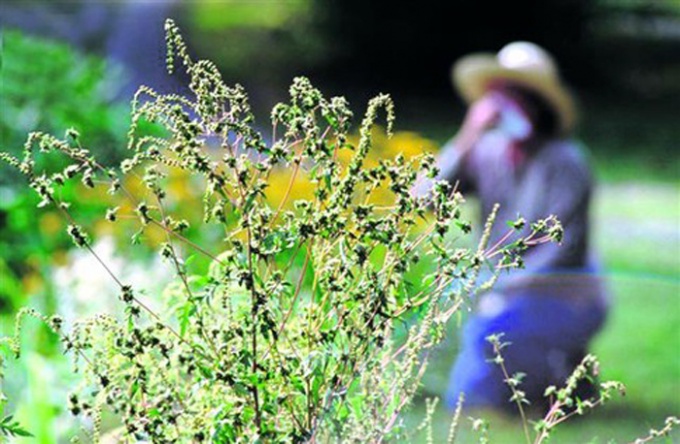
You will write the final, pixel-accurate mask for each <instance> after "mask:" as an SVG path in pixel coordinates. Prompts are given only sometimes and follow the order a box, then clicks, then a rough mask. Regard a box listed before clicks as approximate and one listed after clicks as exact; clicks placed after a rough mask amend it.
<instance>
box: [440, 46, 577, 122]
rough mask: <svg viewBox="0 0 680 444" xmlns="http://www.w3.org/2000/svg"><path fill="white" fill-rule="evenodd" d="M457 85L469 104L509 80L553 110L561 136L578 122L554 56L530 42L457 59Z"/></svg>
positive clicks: (455, 83)
mask: <svg viewBox="0 0 680 444" xmlns="http://www.w3.org/2000/svg"><path fill="white" fill-rule="evenodd" d="M451 76H452V80H453V84H454V86H455V87H456V88H457V90H458V92H459V94H460V95H461V96H462V97H463V99H465V100H466V101H467V102H468V103H470V102H474V101H475V100H477V99H479V98H480V97H482V96H483V95H484V93H485V92H486V90H487V89H488V87H489V85H490V83H492V82H493V81H496V80H507V81H510V82H512V83H513V84H517V85H518V86H522V87H524V88H527V89H530V90H532V91H534V92H536V93H537V94H539V95H540V96H541V97H543V98H544V99H545V100H546V101H547V103H548V104H549V105H551V106H552V107H553V109H554V110H555V113H556V115H557V117H558V119H559V129H560V131H561V132H562V133H566V132H568V131H569V130H571V129H572V128H573V126H574V123H575V121H576V109H575V105H574V100H573V98H572V96H571V94H569V92H568V91H567V89H566V87H565V86H564V85H563V84H562V82H561V80H560V76H559V72H558V70H557V65H556V63H555V61H554V60H553V57H552V56H551V55H550V54H549V53H548V52H547V51H546V50H544V49H543V48H541V47H540V46H538V45H536V44H534V43H530V42H513V43H509V44H507V45H506V46H504V47H503V48H502V49H501V50H500V51H499V52H498V54H491V53H477V54H471V55H468V56H465V57H463V58H461V59H460V60H458V61H457V62H456V63H455V64H454V65H453V68H452V70H451Z"/></svg>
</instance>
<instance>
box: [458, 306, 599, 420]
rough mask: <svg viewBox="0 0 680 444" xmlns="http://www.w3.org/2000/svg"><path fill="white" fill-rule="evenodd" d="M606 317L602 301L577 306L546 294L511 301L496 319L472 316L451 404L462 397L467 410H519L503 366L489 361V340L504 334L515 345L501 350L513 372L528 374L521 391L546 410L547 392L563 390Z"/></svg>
mask: <svg viewBox="0 0 680 444" xmlns="http://www.w3.org/2000/svg"><path fill="white" fill-rule="evenodd" d="M605 317H606V307H605V306H604V304H603V303H602V302H600V301H585V302H584V301H580V302H578V303H575V302H573V301H568V300H564V299H562V298H559V299H558V298H554V297H552V298H551V297H543V296H541V295H526V296H517V297H515V298H512V299H511V300H509V301H506V302H505V306H504V307H503V308H502V309H501V310H499V311H498V313H495V314H493V315H480V314H474V315H472V316H471V318H470V319H469V320H468V322H467V324H466V325H465V327H464V329H463V336H462V349H461V352H460V354H459V355H458V358H457V360H456V362H455V364H454V366H453V368H452V370H451V375H450V382H449V388H448V390H447V393H446V403H447V405H448V406H449V407H454V406H455V405H456V402H457V400H458V395H459V394H460V393H461V392H463V393H464V394H465V404H464V405H465V407H490V408H497V409H505V410H513V409H514V405H513V403H511V402H510V401H509V399H510V397H511V395H512V393H511V391H510V389H509V387H508V386H507V384H506V383H505V382H504V381H503V379H504V377H503V374H502V371H501V369H500V367H499V365H498V364H495V363H493V362H489V360H490V359H493V358H494V353H493V348H492V346H491V344H490V343H489V342H488V341H487V340H486V337H487V336H489V335H492V334H498V333H503V337H502V338H501V340H502V342H508V343H510V345H508V346H507V347H505V348H504V349H503V350H502V354H503V357H504V359H505V366H506V369H507V371H508V373H509V374H510V375H511V376H512V375H513V374H514V373H517V372H522V373H525V374H526V376H525V378H524V379H523V382H522V384H521V385H520V387H519V388H520V390H522V391H524V392H525V393H526V396H527V399H528V400H529V401H530V402H531V403H532V405H538V406H541V405H544V403H545V402H546V400H545V399H544V397H543V394H544V391H545V388H546V387H548V386H550V385H555V386H557V387H558V388H560V387H563V386H564V384H565V381H566V379H567V377H568V376H569V375H570V374H571V373H572V371H573V369H574V368H575V366H576V365H578V364H579V363H580V361H581V359H582V358H583V357H584V356H585V353H586V349H587V346H588V343H589V341H590V339H591V338H592V337H593V335H594V334H595V333H596V332H597V331H598V330H599V329H600V327H601V326H602V324H603V323H604V320H605ZM591 388H592V387H591Z"/></svg>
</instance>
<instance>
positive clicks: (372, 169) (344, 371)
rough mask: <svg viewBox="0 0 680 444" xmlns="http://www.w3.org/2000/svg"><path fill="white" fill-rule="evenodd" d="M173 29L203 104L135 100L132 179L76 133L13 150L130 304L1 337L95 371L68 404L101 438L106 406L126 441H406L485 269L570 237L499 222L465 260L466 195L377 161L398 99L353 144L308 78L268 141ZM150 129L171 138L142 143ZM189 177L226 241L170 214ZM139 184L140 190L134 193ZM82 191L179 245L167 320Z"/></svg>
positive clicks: (167, 253)
mask: <svg viewBox="0 0 680 444" xmlns="http://www.w3.org/2000/svg"><path fill="white" fill-rule="evenodd" d="M166 32H167V48H168V60H167V62H168V68H169V70H170V71H171V72H172V71H173V70H174V69H176V68H177V65H178V64H179V65H181V66H182V67H183V69H185V70H186V71H187V72H188V74H189V76H190V79H191V81H190V89H191V91H192V93H193V94H192V96H191V97H183V96H177V95H166V94H159V93H157V92H155V91H153V90H151V89H150V88H147V87H141V88H140V89H139V91H138V93H137V94H136V96H135V98H134V101H133V103H132V124H131V127H130V130H129V133H128V148H129V152H130V157H129V158H128V159H126V160H124V161H123V162H122V163H121V164H120V166H119V167H118V168H108V167H104V166H103V165H102V164H101V163H100V162H99V161H98V160H97V159H96V158H95V157H94V156H92V155H91V153H90V150H89V149H88V148H87V147H85V146H83V145H82V144H81V138H80V135H79V133H78V132H77V131H75V130H69V131H68V132H67V134H66V137H65V138H63V139H62V138H57V137H55V136H52V135H49V134H44V133H32V134H30V136H29V137H28V140H27V141H26V143H25V145H24V153H23V157H21V158H16V157H13V156H11V155H8V154H0V158H2V159H3V160H4V161H6V162H8V163H9V164H10V165H11V166H13V167H16V168H17V169H18V170H19V171H20V172H21V173H22V174H23V175H24V176H25V177H26V178H27V180H28V182H29V185H30V186H31V188H33V189H34V190H35V191H36V192H37V193H38V195H39V196H40V198H41V203H40V205H41V206H51V207H54V208H56V209H57V211H59V212H60V214H61V215H62V216H63V218H64V219H65V220H66V222H67V224H68V226H67V232H68V234H69V235H70V236H71V238H72V240H73V242H74V243H75V245H76V246H77V247H79V248H82V249H84V250H86V251H88V252H89V253H91V255H92V257H93V264H95V265H96V264H97V263H98V264H99V265H98V266H101V267H103V268H104V269H105V270H106V271H107V272H108V273H109V275H110V278H111V285H114V286H116V287H117V289H118V294H119V299H120V306H121V307H122V309H121V311H120V313H103V314H101V315H98V316H95V317H92V318H87V319H79V320H75V321H71V320H68V321H69V322H64V320H62V319H61V318H59V317H56V316H54V317H47V316H44V315H42V314H40V313H38V312H36V311H34V310H32V309H23V310H21V311H20V312H19V314H18V316H17V318H16V329H15V333H14V335H13V336H12V337H6V338H3V339H2V342H1V343H2V344H4V346H5V349H6V350H5V351H6V352H9V353H8V354H6V355H5V356H6V357H7V358H11V357H15V358H18V357H19V356H20V354H21V347H20V339H19V338H20V335H21V329H22V324H23V320H24V319H25V318H26V317H34V318H37V319H39V320H41V321H42V322H44V323H45V324H46V325H48V326H49V327H50V328H51V329H52V330H53V331H54V332H55V333H56V334H57V335H59V337H60V338H61V342H62V344H63V347H64V351H65V352H67V353H69V354H70V355H71V356H72V357H73V363H74V371H76V372H77V373H78V374H79V375H80V384H79V386H78V387H77V389H76V390H74V391H73V392H72V393H71V394H70V395H69V397H68V400H67V403H68V409H69V410H70V411H71V413H72V414H73V415H75V416H78V417H80V418H83V419H84V421H83V424H88V433H89V436H90V437H91V439H92V440H93V441H94V442H97V441H99V440H100V438H101V436H102V430H101V429H102V426H101V424H102V415H103V413H104V412H106V413H107V414H108V413H111V414H112V415H113V416H114V417H115V418H117V420H118V421H119V422H120V424H121V427H122V429H121V439H122V440H123V442H134V441H137V440H146V441H151V442H154V443H176V442H220V443H222V442H329V441H341V442H362V443H365V442H384V441H385V440H388V439H394V438H397V437H403V436H404V434H405V431H404V430H403V427H402V412H403V411H404V410H405V409H406V408H407V406H408V405H409V404H410V403H411V401H412V399H413V397H414V394H415V393H416V390H417V388H418V386H419V384H420V381H421V377H422V375H423V373H424V371H425V369H426V367H427V363H428V352H429V351H430V350H432V348H433V347H434V346H435V345H436V344H438V343H439V342H440V341H441V340H442V338H443V335H444V326H445V324H446V322H447V321H448V320H449V319H450V318H451V317H452V316H453V315H454V314H455V313H457V312H458V311H459V310H461V309H462V308H464V307H465V306H466V304H467V302H468V300H469V298H470V296H471V295H473V294H474V293H475V292H476V291H477V289H479V288H480V287H482V286H488V285H490V284H491V282H478V279H479V276H480V273H479V272H480V269H481V267H484V266H488V267H492V268H495V269H497V270H500V269H503V268H509V267H510V268H511V267H514V266H517V265H518V264H519V263H520V262H519V261H518V257H519V254H520V253H521V252H522V250H524V249H526V248H528V247H529V246H530V245H534V244H536V243H537V242H546V241H550V240H559V239H560V237H561V234H562V233H561V227H560V225H559V223H558V222H557V221H556V220H555V219H554V218H552V217H550V218H548V219H546V220H543V221H539V222H536V223H535V224H533V225H532V229H531V230H529V231H530V234H528V235H525V234H522V233H523V232H522V231H520V230H521V226H523V224H519V223H515V224H512V226H511V228H509V233H508V236H507V237H506V239H508V242H509V243H508V245H500V244H496V245H493V246H489V245H488V243H489V232H490V228H491V224H492V223H493V216H492V217H491V218H490V220H489V221H488V222H487V224H486V230H485V233H484V235H483V236H482V238H481V241H480V244H479V246H478V247H477V248H476V249H467V248H461V247H459V246H458V244H457V243H456V239H457V237H459V236H461V235H464V234H467V233H468V232H469V231H470V223H469V222H467V221H465V220H463V219H462V216H461V205H462V204H463V202H464V199H463V197H462V196H461V195H460V193H458V192H457V191H456V189H455V186H452V185H451V184H449V183H448V182H446V181H433V187H432V192H431V193H430V195H429V196H427V197H419V196H415V195H414V194H413V193H412V191H411V190H412V189H414V186H415V185H416V182H417V181H418V180H421V179H422V178H429V179H428V180H433V178H434V177H436V175H437V173H438V172H437V169H436V167H435V162H434V158H433V156H432V155H429V154H428V155H423V156H416V157H413V158H410V159H407V158H406V157H405V156H402V155H397V156H396V157H394V158H385V159H380V160H379V161H378V162H376V163H375V164H374V165H367V163H366V159H367V156H368V154H369V152H370V150H371V147H372V144H373V142H372V128H373V127H374V124H375V123H376V121H377V119H378V114H379V113H380V112H381V110H384V112H385V114H386V116H387V118H386V121H387V124H386V128H387V133H388V134H390V133H391V131H392V126H393V121H394V105H393V103H392V101H391V99H390V98H389V96H387V95H382V94H381V95H378V96H377V97H375V98H374V99H372V100H371V101H370V102H369V104H368V108H367V110H366V113H365V115H364V117H363V120H362V122H361V124H360V127H359V139H358V142H356V143H352V142H351V141H350V139H349V136H348V135H349V132H350V130H351V128H352V122H353V113H352V112H351V111H350V108H349V106H348V103H347V102H346V100H345V99H343V98H342V97H333V98H330V99H327V98H326V97H324V96H323V95H322V94H321V92H320V91H319V90H317V89H315V88H314V87H313V86H312V85H311V84H310V82H309V80H307V79H306V78H297V79H295V80H294V82H293V85H292V86H291V88H290V101H289V102H288V103H281V104H279V105H277V106H275V107H274V109H273V111H272V113H271V121H272V128H271V137H270V138H265V137H264V136H263V135H262V132H261V131H259V130H258V129H257V128H256V126H255V122H254V117H253V113H252V111H251V109H250V106H249V104H248V99H247V96H246V93H245V91H244V89H243V88H242V87H241V86H239V85H236V86H228V85H226V84H225V83H224V81H223V80H222V78H221V76H220V74H219V72H218V70H217V68H216V66H215V65H214V64H213V63H211V62H209V61H206V60H200V61H194V60H192V58H191V57H190V55H189V54H188V53H187V49H186V46H185V44H184V42H183V40H182V38H181V36H180V34H179V31H178V29H177V27H176V26H175V25H174V23H173V22H172V21H168V22H167V24H166ZM149 123H152V124H155V125H160V126H162V127H163V128H164V129H165V133H161V134H159V133H154V134H149V133H145V132H144V131H143V130H142V128H143V127H148V126H149V125H148V124H149ZM54 155H59V156H62V157H64V158H65V159H66V160H67V165H66V166H65V167H64V168H60V169H58V170H52V171H50V170H49V165H50V163H48V164H47V166H46V167H42V168H39V167H37V166H36V165H39V163H37V162H36V157H39V156H54ZM343 156H346V157H348V159H349V160H348V161H347V162H345V163H341V162H340V160H339V159H341V158H342V157H343ZM40 165H44V163H40ZM282 169H285V170H288V171H290V172H291V174H290V181H289V183H288V184H287V185H286V186H285V189H284V191H283V197H281V198H280V199H279V202H278V204H276V205H272V203H271V201H270V200H269V199H268V194H269V193H272V192H274V193H280V192H281V190H271V188H270V181H269V179H270V178H271V177H272V175H273V174H276V173H277V172H278V171H280V170H282ZM177 171H181V173H182V174H184V175H187V176H188V177H189V180H188V182H187V183H189V184H191V186H195V187H202V189H203V193H202V213H203V225H202V226H201V229H205V230H217V231H219V233H220V240H219V242H215V243H213V244H211V245H199V244H198V243H196V242H194V241H193V240H192V239H191V238H190V235H189V234H188V231H189V222H187V220H188V219H189V217H188V216H187V215H183V214H182V211H181V210H182V209H181V207H180V208H176V207H171V206H169V205H168V201H170V200H171V199H172V195H171V194H170V193H169V190H168V187H167V184H168V178H169V177H170V176H171V175H172V174H173V173H176V172H177ZM302 171H303V172H304V174H305V176H306V177H307V178H308V180H309V184H310V187H311V190H310V191H311V193H310V194H309V195H308V197H305V198H300V197H299V196H295V195H294V193H292V192H291V190H292V189H293V186H294V183H295V180H296V177H297V176H298V173H299V172H302ZM129 177H136V178H137V179H138V181H141V183H142V184H143V186H141V187H137V188H136V189H130V188H129V187H128V186H126V183H128V182H127V181H126V179H127V178H129ZM76 180H79V181H81V182H82V184H83V185H84V186H85V187H87V188H91V189H93V190H100V191H101V192H106V193H109V194H111V195H113V196H114V197H116V198H117V199H119V203H118V204H115V203H114V204H113V205H112V207H111V208H109V209H108V210H107V211H106V213H105V214H103V215H102V217H103V218H105V219H106V220H107V221H108V222H109V223H112V224H119V223H128V224H130V223H132V224H134V225H135V226H136V232H135V233H134V235H133V236H132V241H133V243H134V242H139V239H140V237H142V236H144V235H145V233H147V232H148V231H149V230H156V231H158V230H160V232H162V233H163V238H162V239H161V240H160V241H159V242H158V245H157V248H158V252H159V254H160V255H161V256H162V258H164V259H165V261H166V262H167V264H168V266H169V267H171V268H172V269H173V270H174V274H175V278H174V279H173V280H172V281H171V282H169V283H168V286H167V291H166V292H165V294H164V297H165V299H164V301H165V303H164V305H163V307H162V308H160V309H154V308H152V305H150V304H149V301H148V299H147V296H146V295H145V293H144V289H143V288H134V287H133V286H131V285H130V284H129V283H127V282H124V281H122V280H121V278H120V277H119V276H117V275H116V274H115V273H114V272H113V271H112V270H111V269H110V268H109V267H107V264H106V263H105V262H104V261H103V260H102V258H101V257H100V256H99V255H98V254H97V253H96V251H95V250H94V249H93V247H92V245H93V241H92V239H91V236H90V234H89V231H88V230H87V229H86V228H85V227H83V226H81V225H80V224H79V223H78V220H77V211H76V209H77V201H75V202H67V201H66V200H64V198H63V196H62V195H61V193H60V189H61V187H63V186H64V185H65V184H66V183H68V182H71V181H76ZM378 194H380V196H381V199H380V203H376V202H375V201H374V196H376V195H378ZM386 196H389V199H386ZM171 208H174V210H173V211H170V210H171ZM420 220H422V221H423V223H418V224H417V222H418V221H420ZM423 227H425V228H423ZM194 228H196V227H194ZM513 233H514V234H513ZM522 236H525V237H522ZM190 256H194V257H196V256H199V257H203V258H207V259H208V260H209V261H210V266H209V269H201V268H200V267H195V266H192V261H191V260H190ZM419 263H426V264H432V267H431V269H432V270H433V271H432V272H430V273H428V274H425V275H423V274H422V273H420V271H419V270H415V269H414V267H417V266H418V264H419ZM4 406H5V403H4V401H3V403H2V407H3V408H4ZM433 406H434V404H433ZM456 422H457V419H456ZM454 433H455V430H453V428H452V432H451V434H452V435H453V434H454Z"/></svg>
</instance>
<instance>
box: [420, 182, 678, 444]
mask: <svg viewBox="0 0 680 444" xmlns="http://www.w3.org/2000/svg"><path fill="white" fill-rule="evenodd" d="M593 232H594V243H595V246H596V249H597V250H598V251H599V252H600V256H601V258H602V261H603V262H604V265H605V270H606V271H605V273H606V276H607V282H608V285H609V289H610V293H611V312H610V316H609V318H608V320H607V323H606V325H605V327H604V328H603V330H602V331H601V332H600V334H599V335H598V336H597V337H596V338H595V340H594V343H593V344H592V351H593V352H594V353H595V354H596V355H597V356H598V358H599V359H600V362H601V377H602V379H603V380H611V379H613V380H618V381H621V382H623V383H624V384H625V385H626V386H627V395H626V396H625V397H624V398H619V399H615V400H613V401H612V402H611V403H609V404H607V405H605V406H604V407H602V408H600V409H598V410H596V411H594V412H592V413H591V414H590V415H588V416H587V417H584V418H578V419H577V420H575V421H573V422H571V423H565V424H563V425H562V427H561V428H560V429H558V431H557V433H556V434H555V435H554V437H553V440H552V441H551V442H553V443H565V444H571V443H609V442H615V443H623V442H632V441H633V440H634V439H635V438H637V437H642V436H644V435H646V433H647V432H648V430H649V429H650V428H651V427H654V428H660V427H661V426H662V425H663V421H664V419H665V418H666V417H667V416H669V415H680V187H679V186H678V185H677V183H675V184H673V183H670V184H669V183H665V184H664V183H645V182H636V183H618V182H617V183H605V184H603V185H602V187H601V188H600V189H599V191H598V193H597V195H596V198H595V202H594V214H593ZM456 350H457V344H456V340H455V337H454V336H453V335H452V337H451V338H450V339H449V342H448V343H447V344H444V346H443V347H442V348H441V349H440V350H439V351H438V353H437V354H436V355H435V359H434V361H433V363H432V366H431V367H430V370H429V371H428V373H427V374H426V377H425V380H424V390H423V397H425V396H435V395H442V394H443V393H444V391H445V389H446V383H447V379H448V371H449V368H450V365H451V363H452V362H453V360H454V359H455V353H456ZM424 411H425V410H424V403H423V402H418V403H417V404H416V405H415V406H414V407H413V409H412V411H411V413H410V414H409V417H408V423H409V424H410V425H411V426H412V427H415V426H416V425H417V424H418V423H419V421H420V420H421V419H422V418H423V416H424ZM475 416H481V417H487V418H488V419H489V421H490V435H489V436H490V438H491V442H492V443H522V442H524V438H523V432H522V428H521V424H520V421H518V420H517V419H516V418H507V417H503V416H498V415H496V414H494V413H492V412H481V413H476V414H475ZM450 417H451V412H449V411H446V410H445V409H444V408H439V409H438V411H437V413H436V415H435V418H434V435H435V436H434V438H435V442H441V441H442V440H445V438H446V436H447V433H448V424H449V422H450ZM459 438H460V439H459V440H458V441H457V442H459V443H467V442H477V439H478V435H476V434H475V433H474V432H472V431H471V429H470V421H469V420H468V419H467V418H465V419H463V421H462V427H461V430H460V435H459ZM424 441H425V437H424V435H419V436H417V437H416V439H415V440H414V442H424ZM679 441H680V433H679V432H675V433H674V435H673V437H672V438H669V441H668V442H679ZM658 442H664V440H660V441H658Z"/></svg>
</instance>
